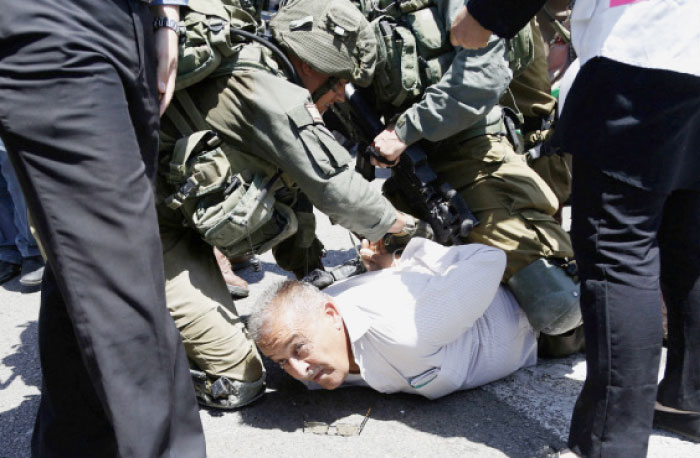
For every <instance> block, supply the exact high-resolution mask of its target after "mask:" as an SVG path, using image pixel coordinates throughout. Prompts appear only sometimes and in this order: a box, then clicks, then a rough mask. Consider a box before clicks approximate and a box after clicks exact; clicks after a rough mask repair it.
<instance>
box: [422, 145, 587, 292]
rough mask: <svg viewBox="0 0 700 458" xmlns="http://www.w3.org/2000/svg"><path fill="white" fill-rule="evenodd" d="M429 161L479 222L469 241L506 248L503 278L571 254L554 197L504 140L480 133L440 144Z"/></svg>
mask: <svg viewBox="0 0 700 458" xmlns="http://www.w3.org/2000/svg"><path fill="white" fill-rule="evenodd" d="M431 165H432V166H433V168H434V169H435V171H436V172H437V173H438V176H439V178H440V179H441V180H444V181H447V182H448V183H450V184H451V185H452V186H453V187H454V188H455V189H456V190H457V191H458V192H459V193H460V195H461V196H462V197H463V198H464V200H465V201H466V203H467V205H468V206H469V207H470V209H471V210H472V212H474V214H475V215H476V217H477V218H478V219H479V221H480V223H479V225H478V226H476V228H474V230H473V231H472V232H471V234H470V235H469V238H468V241H469V242H471V243H483V244H486V245H491V246H495V247H497V248H501V249H502V250H504V251H505V252H506V256H507V265H506V271H505V274H504V276H503V281H504V282H507V281H508V279H509V278H510V277H511V276H512V275H513V274H515V273H517V272H518V271H519V270H521V269H523V268H524V267H526V266H528V265H530V264H531V263H532V262H533V261H535V260H537V259H540V258H544V257H552V258H565V257H571V256H573V250H572V247H571V242H570V241H569V236H568V235H567V234H566V232H565V231H564V229H563V228H562V227H561V226H560V225H559V223H557V221H556V220H555V219H554V217H553V216H552V215H553V214H554V213H555V212H556V211H557V208H558V206H559V203H558V201H557V198H556V196H555V195H554V193H553V192H552V191H551V190H550V189H549V187H548V186H547V184H546V183H545V182H544V181H543V180H542V178H540V176H539V175H537V173H536V172H535V171H534V170H532V169H531V168H530V167H529V166H528V165H527V163H526V162H525V159H524V158H523V157H522V156H520V155H517V154H515V152H514V151H513V148H512V146H511V145H510V143H508V141H507V140H505V139H504V138H499V137H493V136H481V137H477V138H474V139H471V140H468V141H467V142H464V143H463V144H461V145H459V146H458V147H454V148H444V150H442V151H440V154H439V157H438V155H435V156H434V157H433V158H431Z"/></svg>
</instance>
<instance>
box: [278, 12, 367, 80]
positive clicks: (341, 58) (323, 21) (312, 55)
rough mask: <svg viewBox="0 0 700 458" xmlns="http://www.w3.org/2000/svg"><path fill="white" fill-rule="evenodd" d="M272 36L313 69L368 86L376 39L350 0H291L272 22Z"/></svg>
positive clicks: (365, 20)
mask: <svg viewBox="0 0 700 458" xmlns="http://www.w3.org/2000/svg"><path fill="white" fill-rule="evenodd" d="M270 31H271V33H272V37H273V38H274V39H275V40H276V41H277V43H279V45H280V46H282V47H283V48H285V49H286V50H287V51H290V52H292V53H294V54H295V55H296V56H298V57H299V58H300V59H301V60H302V61H304V62H306V63H307V64H309V66H310V67H311V68H313V69H314V70H316V71H317V72H319V73H323V74H325V75H330V76H335V77H337V78H341V79H345V80H348V81H350V82H352V83H353V84H356V85H358V86H368V85H369V84H370V83H371V81H372V76H373V75H374V66H375V63H376V60H377V42H376V39H375V36H374V32H373V30H372V27H371V26H370V24H369V23H368V22H367V19H365V17H364V16H363V15H362V13H361V12H360V10H358V9H357V8H356V7H355V6H354V5H353V4H352V3H351V2H350V0H330V1H328V0H289V1H288V2H287V3H286V4H284V5H283V6H282V7H281V8H280V10H279V12H278V13H277V14H276V15H275V17H274V18H273V19H272V21H270Z"/></svg>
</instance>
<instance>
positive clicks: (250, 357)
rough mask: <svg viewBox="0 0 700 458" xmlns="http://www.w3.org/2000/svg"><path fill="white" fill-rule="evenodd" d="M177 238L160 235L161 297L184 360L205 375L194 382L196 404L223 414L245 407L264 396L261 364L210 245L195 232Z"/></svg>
mask: <svg viewBox="0 0 700 458" xmlns="http://www.w3.org/2000/svg"><path fill="white" fill-rule="evenodd" d="M180 234H181V235H180V236H175V234H172V233H170V232H168V231H166V232H165V233H164V234H163V241H164V252H163V260H164V263H165V278H166V280H165V295H166V303H167V306H168V309H169V311H170V314H171V316H172V317H173V319H174V321H175V325H176V326H177V328H178V330H179V331H180V335H181V336H182V340H183V343H184V345H185V351H186V353H187V357H188V358H189V360H190V361H191V363H192V364H194V366H195V368H196V369H197V370H199V371H203V374H202V376H201V377H195V381H196V382H197V383H196V384H195V391H196V394H197V399H198V400H199V402H200V403H201V404H204V405H207V406H210V407H216V408H222V409H232V408H237V407H241V406H244V405H246V404H248V403H250V402H252V401H254V400H255V399H257V398H259V397H260V396H261V395H262V394H263V393H264V391H265V384H264V380H265V375H264V369H263V365H262V360H261V358H260V355H259V353H258V350H257V347H256V346H255V344H254V343H253V341H252V340H251V339H250V338H249V337H248V333H247V331H246V328H245V325H244V324H243V322H242V321H241V319H240V318H239V316H238V313H237V312H236V308H235V306H234V304H233V302H232V301H231V294H230V293H229V291H228V289H227V287H226V283H225V281H224V279H223V277H222V276H221V273H220V271H219V267H218V265H217V262H216V259H215V257H214V252H213V250H212V248H211V246H210V245H208V244H206V243H205V242H204V241H203V240H201V239H200V238H199V236H198V235H197V234H195V233H194V231H191V230H185V231H182V230H181V231H180ZM169 235H174V236H175V237H169Z"/></svg>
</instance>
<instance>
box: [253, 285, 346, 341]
mask: <svg viewBox="0 0 700 458" xmlns="http://www.w3.org/2000/svg"><path fill="white" fill-rule="evenodd" d="M329 300H332V298H331V296H329V295H328V294H326V293H323V292H321V291H320V290H319V289H318V288H316V287H315V286H313V285H312V284H310V283H306V282H301V281H296V280H287V281H284V282H282V283H281V284H279V285H278V286H277V287H276V288H275V287H273V288H271V289H269V290H268V291H267V292H266V293H264V294H263V296H262V297H261V298H260V299H259V300H258V302H257V304H256V306H255V309H254V310H253V313H252V314H251V315H250V318H249V319H248V333H249V334H250V336H251V337H252V339H253V340H254V341H255V342H256V343H258V344H259V343H260V342H264V340H265V338H266V336H267V335H268V333H269V331H270V327H271V326H272V324H273V323H275V322H280V321H279V320H283V321H282V322H283V323H286V324H288V325H290V326H296V325H299V324H301V323H303V322H311V320H312V319H314V318H315V316H313V315H314V314H317V313H319V312H320V310H321V307H322V306H323V305H324V304H325V303H326V301H329Z"/></svg>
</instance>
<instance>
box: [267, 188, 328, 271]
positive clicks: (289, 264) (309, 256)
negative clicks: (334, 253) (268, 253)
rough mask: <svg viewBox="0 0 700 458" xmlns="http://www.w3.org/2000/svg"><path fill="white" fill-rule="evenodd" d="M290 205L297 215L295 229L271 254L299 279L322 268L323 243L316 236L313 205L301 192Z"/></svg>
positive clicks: (282, 266)
mask: <svg viewBox="0 0 700 458" xmlns="http://www.w3.org/2000/svg"><path fill="white" fill-rule="evenodd" d="M295 200H296V202H295V203H294V205H293V206H292V208H293V209H294V214H295V215H296V217H297V231H296V233H295V234H294V235H292V236H291V237H289V238H288V239H285V240H283V241H282V242H281V243H280V244H278V245H277V246H275V247H273V248H272V255H273V256H274V257H275V261H276V262H277V264H278V265H279V266H280V267H281V268H283V269H284V270H288V271H290V272H292V273H293V274H294V275H295V276H296V277H297V278H299V279H301V278H303V277H304V276H306V275H307V274H309V272H311V271H313V270H314V269H322V268H323V262H322V261H321V258H322V257H323V252H324V249H323V243H321V241H320V240H319V239H318V238H316V217H315V216H314V213H313V205H312V204H311V202H310V201H309V199H308V197H306V196H305V195H304V194H302V193H297V197H296V199H295Z"/></svg>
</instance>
